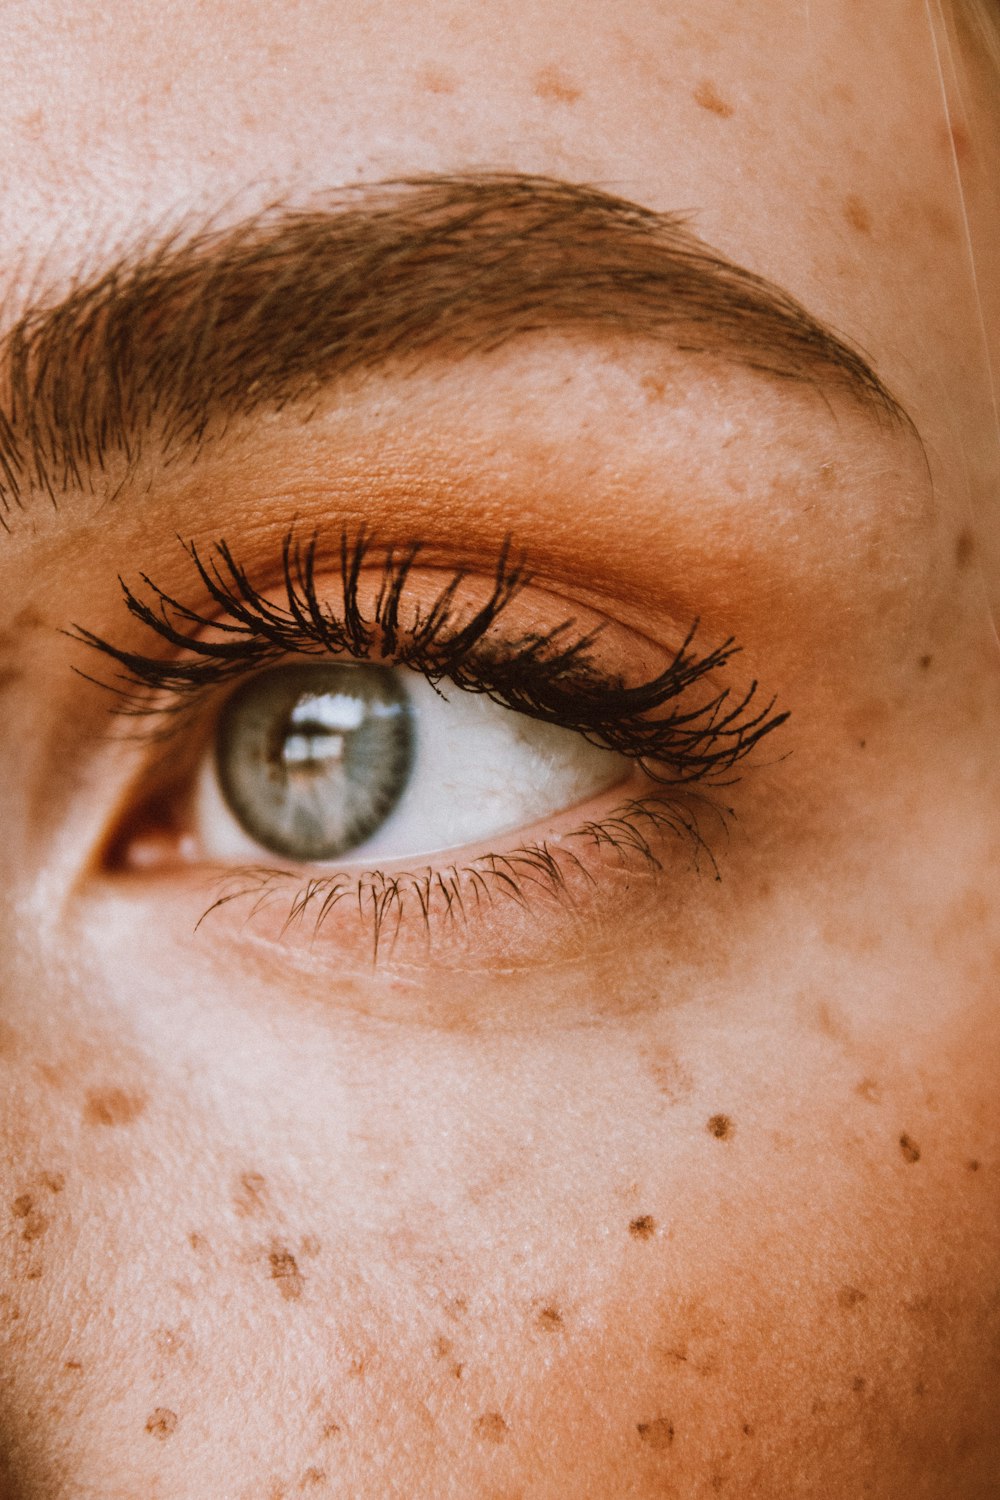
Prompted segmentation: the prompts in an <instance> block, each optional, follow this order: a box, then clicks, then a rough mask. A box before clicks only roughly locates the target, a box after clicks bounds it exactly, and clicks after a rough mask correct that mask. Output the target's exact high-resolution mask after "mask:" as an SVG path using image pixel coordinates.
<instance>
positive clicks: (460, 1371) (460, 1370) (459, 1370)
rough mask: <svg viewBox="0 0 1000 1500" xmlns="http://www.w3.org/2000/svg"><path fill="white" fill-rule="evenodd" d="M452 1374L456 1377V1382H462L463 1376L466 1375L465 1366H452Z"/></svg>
mask: <svg viewBox="0 0 1000 1500" xmlns="http://www.w3.org/2000/svg"><path fill="white" fill-rule="evenodd" d="M451 1373H452V1375H454V1377H455V1379H456V1380H461V1378H462V1376H463V1375H464V1374H465V1366H464V1365H452V1367H451Z"/></svg>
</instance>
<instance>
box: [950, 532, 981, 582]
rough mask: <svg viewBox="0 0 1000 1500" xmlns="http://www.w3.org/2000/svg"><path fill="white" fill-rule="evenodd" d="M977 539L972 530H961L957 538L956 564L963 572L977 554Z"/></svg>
mask: <svg viewBox="0 0 1000 1500" xmlns="http://www.w3.org/2000/svg"><path fill="white" fill-rule="evenodd" d="M975 551H976V539H975V537H974V536H973V535H972V532H971V531H960V532H959V533H958V536H957V537H956V538H955V566H956V568H957V569H958V571H959V572H960V573H961V572H962V571H963V570H964V569H965V568H967V567H968V566H969V564H970V562H971V561H972V559H973V557H974V556H975Z"/></svg>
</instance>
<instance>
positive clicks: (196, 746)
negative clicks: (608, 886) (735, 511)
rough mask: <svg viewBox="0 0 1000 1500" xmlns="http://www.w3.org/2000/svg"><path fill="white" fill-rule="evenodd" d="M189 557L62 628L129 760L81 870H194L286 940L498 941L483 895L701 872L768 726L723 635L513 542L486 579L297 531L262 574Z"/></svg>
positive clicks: (522, 899)
mask: <svg viewBox="0 0 1000 1500" xmlns="http://www.w3.org/2000/svg"><path fill="white" fill-rule="evenodd" d="M188 552H189V563H190V567H189V577H188V587H187V588H186V591H185V592H179V593H176V594H175V593H168V592H167V591H165V590H164V589H162V588H160V587H159V586H158V585H157V584H156V583H155V582H154V581H153V580H152V579H151V578H150V577H147V576H145V575H144V576H143V579H142V583H141V586H139V587H137V588H133V587H132V586H131V585H129V584H128V583H127V582H125V583H123V585H122V588H123V596H124V603H125V605H126V607H127V611H128V614H129V616H130V617H131V624H132V628H133V630H135V629H137V630H138V632H139V635H140V636H141V639H138V640H132V641H130V642H129V643H128V644H127V645H122V644H119V643H117V642H115V641H113V640H112V639H110V638H105V637H103V636H98V635H96V634H94V633H93V632H91V631H90V630H89V629H87V628H86V627H85V626H77V627H76V628H75V630H74V632H73V633H74V634H75V636H76V638H77V639H78V640H79V641H82V642H83V643H85V644H86V645H87V646H88V647H90V648H92V649H93V650H96V651H97V652H99V653H100V654H101V655H102V656H103V657H104V658H106V659H107V660H109V661H110V662H111V663H114V664H115V665H116V667H117V669H118V670H117V672H116V673H115V674H114V680H113V681H111V682H109V683H107V684H106V685H108V686H111V687H112V688H113V690H114V693H115V698H116V703H115V707H116V709H117V713H118V716H119V719H120V720H121V721H122V722H123V723H124V724H125V725H126V736H125V737H126V738H128V739H131V740H133V741H134V742H135V743H136V744H137V745H138V746H140V747H143V748H144V749H145V751H146V754H145V757H144V759H143V761H142V764H141V765H140V766H139V768H138V770H137V772H136V773H135V774H134V775H133V776H132V777H131V778H130V780H129V784H128V786H127V788H126V790H125V793H124V796H123V798H122V799H121V802H120V803H119V805H118V811H117V813H116V816H115V818H114V819H113V822H112V826H111V827H110V828H109V830H108V832H107V835H106V837H105V838H104V840H103V845H102V854H101V863H102V866H103V869H104V871H105V873H107V875H109V876H110V877H112V878H120V879H128V880H133V881H135V880H139V881H142V880H146V881H148V880H151V879H171V878H173V879H175V880H184V879H186V878H188V877H190V876H191V875H192V874H193V873H200V874H202V875H205V874H210V875H211V877H212V879H213V880H215V881H216V882H218V884H217V886H216V888H215V893H214V895H213V897H212V899H211V900H210V902H209V905H208V908H207V911H208V912H218V911H222V910H224V909H229V908H232V907H234V906H236V905H240V904H242V906H243V908H244V910H245V911H246V910H249V912H250V914H251V915H252V916H253V917H254V918H255V919H257V920H258V921H263V923H264V925H265V926H266V927H267V926H268V924H269V930H270V931H271V932H272V933H273V932H277V933H278V934H279V935H280V936H281V937H284V938H287V937H288V935H289V933H290V932H293V931H302V930H305V931H307V932H308V933H309V935H310V938H311V940H315V939H316V938H317V937H318V936H320V935H322V936H323V937H324V938H325V937H326V936H327V935H329V936H330V938H331V940H332V941H333V942H334V943H335V944H336V945H337V946H338V947H340V948H344V947H346V948H348V949H350V948H351V947H353V946H356V945H357V944H358V942H359V941H363V942H365V943H367V944H369V945H370V946H371V950H372V951H373V953H374V954H375V955H376V956H378V954H379V952H380V950H381V951H383V952H384V951H385V948H386V946H387V945H388V947H389V948H390V949H395V947H396V945H397V944H398V943H399V940H400V938H401V936H403V935H406V936H409V935H410V933H411V931H412V930H414V929H415V930H416V932H417V933H418V934H419V935H420V936H421V937H422V938H423V940H425V941H426V940H427V939H428V938H433V937H435V936H436V935H437V934H438V933H439V932H440V930H441V929H454V928H455V927H456V926H461V928H462V929H463V930H464V931H465V933H466V935H467V937H468V940H469V941H470V942H476V941H477V940H478V937H479V926H481V925H482V922H483V919H484V914H486V913H489V914H490V917H491V919H492V927H491V936H492V938H493V940H494V941H495V940H496V937H497V916H496V908H498V907H500V908H503V907H507V908H510V907H515V908H517V910H518V912H519V913H524V912H525V911H531V910H533V909H534V907H535V905H536V904H540V905H541V906H542V907H543V908H544V909H545V911H549V910H551V909H552V907H553V906H558V905H559V904H560V903H562V904H569V905H570V906H576V907H577V908H579V902H580V901H581V900H584V899H591V900H592V899H594V897H595V893H596V894H597V895H598V896H599V895H600V891H601V886H602V882H607V881H612V882H613V877H614V874H615V873H617V874H619V875H621V874H622V873H624V874H625V875H626V877H629V876H634V875H636V874H637V873H639V872H641V873H642V874H643V875H645V876H647V877H655V876H657V875H658V874H662V872H663V870H664V867H665V861H666V862H669V860H668V851H670V856H671V857H673V858H674V859H676V854H675V853H674V851H676V850H681V849H683V850H686V853H687V859H688V862H689V863H693V864H695V865H697V864H698V862H699V860H704V861H705V862H707V863H708V864H710V865H711V864H712V854H711V845H710V843H709V842H708V841H707V839H706V834H705V832H704V828H703V823H704V815H705V809H706V807H708V808H709V809H710V811H711V814H712V816H713V817H714V818H718V816H719V815H720V813H721V812H722V805H721V804H720V803H719V802H718V801H717V800H712V799H710V797H709V790H710V789H711V788H715V789H719V788H721V787H724V786H728V785H730V784H731V783H732V781H733V780H734V779H735V778H736V777H737V776H738V774H739V771H740V768H741V763H742V762H743V761H744V760H745V758H746V757H747V756H748V755H749V754H750V753H751V751H753V750H754V749H755V747H756V746H757V745H759V743H760V742H761V740H762V739H763V738H764V737H765V736H767V735H769V734H770V733H771V732H772V731H773V730H774V729H775V728H777V727H778V726H779V725H780V724H781V722H782V721H783V720H784V718H785V717H786V714H785V713H783V712H777V711H775V708H774V705H773V704H772V703H771V702H768V701H767V700H766V699H765V697H764V695H763V694H762V693H760V692H759V691H758V688H757V684H756V683H755V682H751V683H749V684H746V685H744V686H743V688H742V689H741V690H738V691H736V690H734V689H733V688H732V687H730V686H728V685H727V684H726V682H725V680H724V679H725V674H726V670H727V668H728V667H729V665H730V663H731V661H732V659H733V657H734V656H735V655H736V653H737V647H736V645H735V643H734V641H732V640H731V639H726V640H724V641H722V642H719V643H717V644H715V645H714V646H713V645H711V644H704V645H702V644H701V643H700V641H699V639H698V634H699V632H698V625H697V622H691V623H689V624H688V626H687V627H686V629H684V630H683V631H679V632H678V635H677V639H676V640H675V641H674V642H673V643H671V644H669V645H668V644H666V643H657V642H655V641H652V640H650V639H647V638H645V637H644V636H643V635H641V634H640V633H639V632H638V631H636V630H634V629H632V628H625V627H624V626H621V625H619V624H618V623H617V622H616V621H615V620H614V619H612V618H610V617H609V616H608V615H607V614H605V613H602V612H600V611H597V610H595V609H594V608H593V607H591V606H588V605H585V604H583V603H581V602H580V601H575V602H574V601H572V600H569V599H567V598H566V597H565V596H564V595H563V593H561V592H560V593H559V594H554V593H553V592H552V591H551V590H549V589H547V588H546V587H545V586H544V580H538V579H536V578H534V577H533V576H532V574H531V572H530V569H529V568H528V566H527V565H526V564H525V562H524V561H523V560H521V559H520V558H518V557H517V556H516V555H515V552H514V550H513V549H512V548H511V546H510V544H509V543H508V544H506V545H504V547H503V548H502V549H501V551H500V554H499V556H498V557H497V558H496V559H495V562H494V564H493V566H492V569H491V570H487V569H485V568H484V566H483V565H482V563H481V562H479V563H477V564H476V565H474V566H469V565H463V564H462V563H461V562H459V563H457V564H456V563H455V562H454V561H452V562H451V563H450V564H449V563H447V562H445V561H444V560H442V559H440V558H438V557H436V556H435V555H434V553H433V551H431V550H429V549H426V548H424V547H423V546H422V545H421V544H420V543H418V542H411V543H408V544H407V545H406V546H404V547H395V548H394V547H392V546H385V545H381V544H378V543H376V542H375V541H374V540H373V539H372V538H370V537H369V536H367V535H366V534H365V533H364V532H362V533H360V534H358V535H356V536H354V537H353V538H352V537H350V536H348V535H346V534H345V535H343V536H341V537H340V538H339V539H338V542H337V544H336V545H334V546H333V547H330V546H329V545H328V544H327V543H326V541H325V539H324V538H322V537H320V536H319V535H313V536H312V537H310V538H308V539H306V540H303V539H302V538H301V537H300V536H298V535H297V534H296V533H295V532H294V531H292V532H290V533H289V534H287V535H286V536H285V538H284V541H283V544H282V546H281V555H280V561H278V562H276V564H275V566H274V567H272V568H271V569H270V570H266V569H265V570H263V571H262V572H261V573H260V576H259V577H258V574H257V573H256V572H255V573H254V574H253V575H252V574H251V571H250V570H249V569H248V568H247V567H245V566H244V565H243V564H242V563H241V562H240V560H239V559H238V557H237V554H236V552H235V551H234V549H233V548H232V547H231V546H230V545H229V544H228V543H226V542H225V541H220V542H218V543H216V544H215V545H214V546H212V547H211V548H210V549H208V550H207V551H206V552H204V553H203V552H201V551H199V550H198V549H197V548H196V547H194V546H191V547H189V549H188ZM268 578H270V581H268ZM136 721H138V723H139V725H140V732H139V733H138V734H136V733H135V732H134V731H135V725H136ZM500 920H501V926H502V919H500Z"/></svg>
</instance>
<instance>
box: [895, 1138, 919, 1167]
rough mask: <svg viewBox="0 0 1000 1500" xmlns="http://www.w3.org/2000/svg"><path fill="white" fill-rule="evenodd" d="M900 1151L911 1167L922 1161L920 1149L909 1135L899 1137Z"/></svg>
mask: <svg viewBox="0 0 1000 1500" xmlns="http://www.w3.org/2000/svg"><path fill="white" fill-rule="evenodd" d="M899 1149H900V1151H902V1153H903V1160H904V1161H906V1162H909V1163H910V1165H911V1166H912V1165H913V1163H914V1162H915V1161H919V1160H920V1147H919V1146H918V1145H917V1143H916V1141H914V1140H911V1139H910V1137H909V1136H908V1135H901V1136H900V1137H899Z"/></svg>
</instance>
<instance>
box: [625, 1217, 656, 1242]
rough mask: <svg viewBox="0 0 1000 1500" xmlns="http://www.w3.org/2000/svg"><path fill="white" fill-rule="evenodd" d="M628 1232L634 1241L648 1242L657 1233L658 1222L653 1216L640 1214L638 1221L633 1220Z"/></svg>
mask: <svg viewBox="0 0 1000 1500" xmlns="http://www.w3.org/2000/svg"><path fill="white" fill-rule="evenodd" d="M628 1232H629V1234H630V1235H631V1236H632V1237H633V1239H637V1240H648V1239H649V1238H650V1236H651V1235H654V1234H655V1233H656V1220H655V1219H654V1218H653V1216H652V1214H640V1215H639V1217H638V1218H637V1219H633V1220H632V1222H631V1224H630V1225H629V1226H628Z"/></svg>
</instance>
